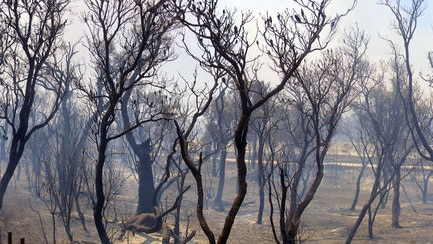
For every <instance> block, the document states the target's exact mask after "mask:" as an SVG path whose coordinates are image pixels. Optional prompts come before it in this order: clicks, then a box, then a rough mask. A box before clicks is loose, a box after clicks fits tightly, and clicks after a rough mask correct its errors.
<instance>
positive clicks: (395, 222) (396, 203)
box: [392, 165, 401, 228]
mask: <svg viewBox="0 0 433 244" xmlns="http://www.w3.org/2000/svg"><path fill="white" fill-rule="evenodd" d="M394 170H395V172H394V188H393V193H394V196H393V198H392V227H394V228H401V225H400V210H401V206H400V181H401V167H400V165H397V166H396V167H395V169H394Z"/></svg>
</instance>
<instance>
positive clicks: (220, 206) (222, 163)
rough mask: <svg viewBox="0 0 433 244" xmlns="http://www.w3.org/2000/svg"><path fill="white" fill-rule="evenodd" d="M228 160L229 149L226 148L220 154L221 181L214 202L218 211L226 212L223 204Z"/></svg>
mask: <svg viewBox="0 0 433 244" xmlns="http://www.w3.org/2000/svg"><path fill="white" fill-rule="evenodd" d="M226 159H227V149H226V147H225V146H224V147H223V148H222V149H221V153H220V169H219V181H218V190H217V194H216V197H215V200H214V208H215V209H216V210H217V211H224V204H223V200H222V197H223V193H224V183H225V177H226Z"/></svg>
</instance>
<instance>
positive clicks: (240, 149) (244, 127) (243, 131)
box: [218, 108, 251, 243]
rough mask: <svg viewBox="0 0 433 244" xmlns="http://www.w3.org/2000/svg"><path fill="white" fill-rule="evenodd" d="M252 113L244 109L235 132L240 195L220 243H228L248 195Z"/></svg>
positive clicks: (225, 224)
mask: <svg viewBox="0 0 433 244" xmlns="http://www.w3.org/2000/svg"><path fill="white" fill-rule="evenodd" d="M250 117H251V113H250V112H249V110H248V109H247V108H243V113H242V115H241V117H240V119H239V122H238V126H237V128H236V131H235V145H236V149H237V153H238V154H237V156H236V165H237V172H238V185H239V189H238V193H237V195H236V197H235V199H234V201H233V204H232V206H231V208H230V211H229V213H228V214H227V216H226V219H225V222H224V227H223V230H222V232H221V234H220V236H219V237H218V243H227V240H228V238H229V236H230V232H231V229H232V226H233V224H234V222H235V218H236V215H237V213H238V211H239V209H240V208H241V205H242V203H243V201H244V199H245V195H246V194H247V187H248V184H247V181H246V176H247V165H246V163H245V154H246V147H247V134H248V123H249V121H250Z"/></svg>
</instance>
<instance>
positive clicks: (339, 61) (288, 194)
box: [268, 29, 367, 243]
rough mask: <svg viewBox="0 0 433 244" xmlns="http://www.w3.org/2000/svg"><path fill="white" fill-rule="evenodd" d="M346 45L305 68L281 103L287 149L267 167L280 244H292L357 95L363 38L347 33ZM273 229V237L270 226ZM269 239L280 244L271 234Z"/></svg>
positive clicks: (362, 59)
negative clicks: (306, 178) (310, 171)
mask: <svg viewBox="0 0 433 244" xmlns="http://www.w3.org/2000/svg"><path fill="white" fill-rule="evenodd" d="M346 43H347V46H345V47H342V48H340V49H337V50H327V51H326V52H323V53H322V56H321V59H319V60H317V61H315V62H311V63H306V64H304V65H303V66H302V68H301V69H299V70H298V72H297V77H296V80H294V81H293V82H292V83H291V84H290V86H289V91H288V92H286V93H284V96H282V97H283V98H284V99H281V100H282V101H284V102H285V103H284V104H285V105H286V108H287V111H285V113H283V114H284V115H285V118H284V123H285V124H286V128H287V129H286V131H287V132H286V133H287V134H288V138H287V139H286V140H287V142H285V145H286V147H287V150H286V151H285V152H283V156H284V157H283V158H282V160H284V161H283V162H281V161H280V160H278V158H277V160H278V161H280V163H279V164H278V165H277V166H274V167H273V168H271V171H270V173H269V180H270V181H271V182H270V183H269V184H268V185H269V187H268V188H269V191H270V193H269V194H270V196H269V199H270V204H271V205H273V206H275V205H277V206H278V207H279V209H278V210H279V213H280V214H279V218H278V219H279V230H280V233H279V234H280V235H281V239H282V242H283V243H295V242H296V240H297V237H298V230H299V227H300V223H301V216H302V214H303V212H304V211H305V209H306V208H307V207H308V205H309V204H310V202H311V201H312V200H313V198H314V195H315V193H316V191H317V190H318V188H319V186H320V183H321V181H322V179H323V176H324V159H325V156H326V155H327V152H328V149H329V147H330V145H331V140H332V138H333V136H334V133H335V130H336V127H337V124H338V123H339V121H340V118H341V116H342V114H343V113H344V112H346V111H347V110H348V106H349V105H350V103H351V102H352V101H353V99H354V98H355V97H356V95H357V94H358V85H359V82H360V81H361V79H362V77H363V76H364V75H365V74H364V72H365V69H364V68H363V66H364V65H365V61H364V54H365V51H366V47H367V40H366V39H365V36H364V34H363V33H362V32H361V31H359V30H358V29H353V30H351V31H350V32H348V33H347V35H346ZM310 163H312V165H313V167H314V168H315V171H313V172H314V173H313V175H312V179H310V181H309V182H306V183H308V186H307V189H306V193H305V195H300V194H299V189H301V188H300V183H301V177H302V175H303V174H305V172H304V171H306V170H307V169H308V165H309V164H310ZM271 194H272V195H273V196H275V197H271ZM271 218H273V216H271ZM273 228H274V233H276V231H275V226H274V225H273ZM274 237H275V239H276V241H277V242H280V239H279V238H278V236H277V235H276V234H275V235H274Z"/></svg>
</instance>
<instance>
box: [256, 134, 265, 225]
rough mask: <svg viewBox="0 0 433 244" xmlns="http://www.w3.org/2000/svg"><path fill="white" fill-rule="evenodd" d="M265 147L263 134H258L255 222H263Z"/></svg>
mask: <svg viewBox="0 0 433 244" xmlns="http://www.w3.org/2000/svg"><path fill="white" fill-rule="evenodd" d="M264 148H265V139H264V136H263V135H260V136H259V148H258V152H257V153H258V154H257V166H258V171H257V184H258V186H259V209H258V211H257V220H256V223H257V224H259V225H260V224H262V222H263V210H264V208H265V185H266V177H265V168H264V166H263V154H264Z"/></svg>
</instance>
